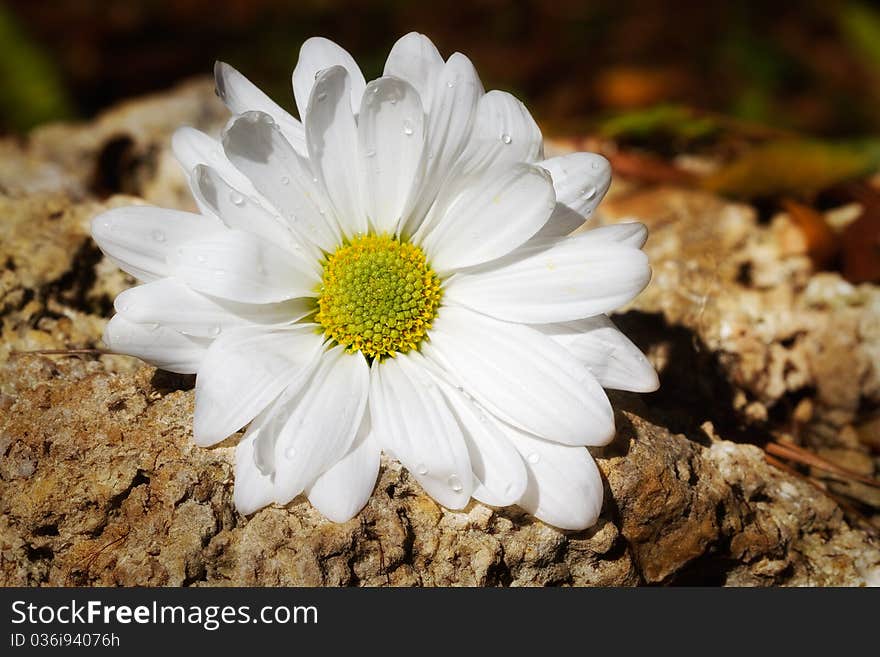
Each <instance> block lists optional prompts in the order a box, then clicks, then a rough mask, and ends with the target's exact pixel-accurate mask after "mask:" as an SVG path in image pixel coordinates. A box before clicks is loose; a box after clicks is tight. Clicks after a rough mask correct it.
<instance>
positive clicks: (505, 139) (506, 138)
mask: <svg viewBox="0 0 880 657" xmlns="http://www.w3.org/2000/svg"><path fill="white" fill-rule="evenodd" d="M501 141H503V142H504V143H505V144H509V143H510V142H512V141H513V139H511V137H510V135H509V134H507V133H506V132H505V133H504V134H503V135H501Z"/></svg>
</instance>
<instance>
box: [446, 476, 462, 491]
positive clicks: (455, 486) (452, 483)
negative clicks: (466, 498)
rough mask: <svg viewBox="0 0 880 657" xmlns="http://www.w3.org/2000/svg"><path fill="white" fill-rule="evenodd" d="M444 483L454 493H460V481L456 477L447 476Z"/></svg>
mask: <svg viewBox="0 0 880 657" xmlns="http://www.w3.org/2000/svg"><path fill="white" fill-rule="evenodd" d="M446 483H448V484H449V487H450V488H451V489H452V490H454V491H455V492H456V493H458V492H460V491H461V489H462V488H463V486H462V485H461V479H459V478H458V475H449V479H447V480H446Z"/></svg>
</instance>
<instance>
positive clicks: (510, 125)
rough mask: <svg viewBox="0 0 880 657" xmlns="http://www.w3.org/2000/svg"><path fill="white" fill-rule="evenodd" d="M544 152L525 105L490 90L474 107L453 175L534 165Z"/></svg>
mask: <svg viewBox="0 0 880 657" xmlns="http://www.w3.org/2000/svg"><path fill="white" fill-rule="evenodd" d="M543 153H544V138H543V136H542V135H541V130H540V129H539V128H538V125H537V124H536V123H535V120H534V119H533V118H532V115H531V114H530V113H529V110H528V109H526V106H525V105H523V104H522V103H521V102H520V101H519V100H518V99H517V98H516V97H515V96H512V95H511V94H509V93H507V92H505V91H497V90H493V91H490V92H488V93H486V94H485V95H484V96H482V97H481V98H480V101H479V103H478V104H477V113H476V116H475V118H474V128H473V132H472V133H471V136H470V139H468V144H467V147H466V148H465V150H464V153H462V155H461V158H460V160H459V163H460V166H459V167H458V171H457V172H456V175H458V176H468V175H472V174H473V173H474V172H478V171H485V170H486V169H488V168H490V167H502V166H509V165H511V164H515V163H517V162H536V161H537V160H540V159H541V158H542V157H543Z"/></svg>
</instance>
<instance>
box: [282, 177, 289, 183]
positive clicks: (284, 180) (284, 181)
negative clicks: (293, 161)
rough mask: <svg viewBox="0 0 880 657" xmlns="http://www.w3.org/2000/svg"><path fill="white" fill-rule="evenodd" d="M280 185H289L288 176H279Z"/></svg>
mask: <svg viewBox="0 0 880 657" xmlns="http://www.w3.org/2000/svg"><path fill="white" fill-rule="evenodd" d="M281 184H282V185H289V184H290V176H281Z"/></svg>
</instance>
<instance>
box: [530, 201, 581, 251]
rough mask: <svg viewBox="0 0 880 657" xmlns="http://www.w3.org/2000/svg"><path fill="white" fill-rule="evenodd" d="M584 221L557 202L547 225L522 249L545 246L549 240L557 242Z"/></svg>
mask: <svg viewBox="0 0 880 657" xmlns="http://www.w3.org/2000/svg"><path fill="white" fill-rule="evenodd" d="M585 221H586V220H585V219H584V218H583V216H581V215H579V214H578V213H577V212H575V211H574V210H572V209H571V208H570V207H568V206H567V205H563V204H562V203H559V202H557V203H556V207H555V208H553V213H552V214H551V215H550V218H549V219H548V220H547V223H546V224H544V226H543V227H542V228H541V230H539V231H538V232H537V233H535V234H534V235H533V236H532V238H531V239H530V240H529V241H528V242H526V243H525V244H523V247H529V246H532V245H536V244H538V245H540V244H545V245H546V244H547V242H548V241H550V240H558V239H559V238H561V237H565V236H567V235H570V234H571V233H572V231H574V230H575V229H577V228H580V227H581V226H583V225H584V223H585Z"/></svg>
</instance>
